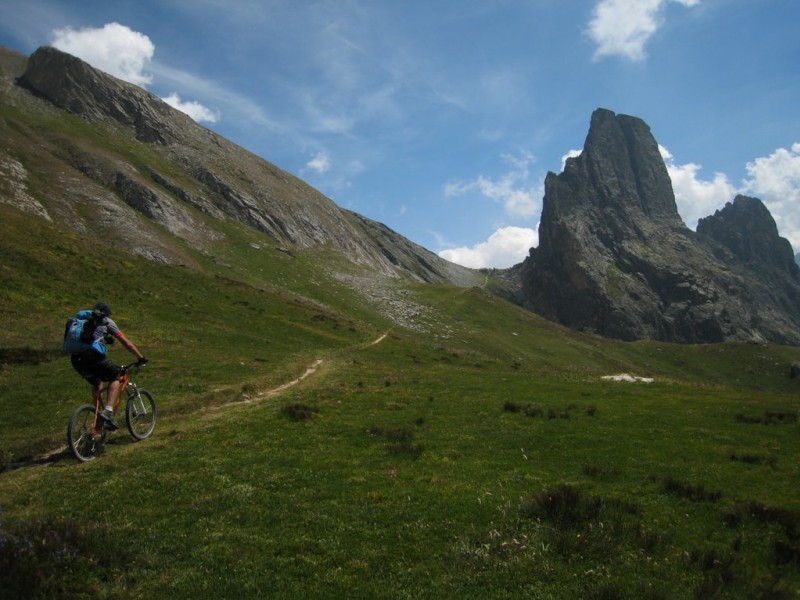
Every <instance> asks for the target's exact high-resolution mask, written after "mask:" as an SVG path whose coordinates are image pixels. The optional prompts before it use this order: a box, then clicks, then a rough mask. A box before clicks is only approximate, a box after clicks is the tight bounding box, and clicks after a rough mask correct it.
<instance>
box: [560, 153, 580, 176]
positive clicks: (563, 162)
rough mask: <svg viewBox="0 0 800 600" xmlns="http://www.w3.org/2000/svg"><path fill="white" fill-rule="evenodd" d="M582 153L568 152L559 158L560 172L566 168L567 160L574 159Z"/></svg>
mask: <svg viewBox="0 0 800 600" xmlns="http://www.w3.org/2000/svg"><path fill="white" fill-rule="evenodd" d="M582 153H583V150H569V151H568V152H567V153H566V154H565V155H564V156H562V157H561V170H562V171H563V170H564V169H565V168H566V166H567V159H568V158H576V157H578V156H580V155H581V154H582Z"/></svg>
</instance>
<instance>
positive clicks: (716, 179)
mask: <svg viewBox="0 0 800 600" xmlns="http://www.w3.org/2000/svg"><path fill="white" fill-rule="evenodd" d="M660 149H661V155H662V156H663V157H664V161H665V163H666V165H667V171H668V172H669V176H670V178H671V179H672V188H673V190H674V191H675V202H676V204H677V205H678V213H680V215H681V217H682V218H683V220H684V221H685V222H686V224H687V226H689V227H690V228H691V229H695V228H696V227H697V221H698V219H700V218H702V217H707V216H709V215H711V214H713V213H714V212H715V211H716V210H719V209H721V208H723V207H724V206H725V204H726V203H728V202H731V201H732V200H733V199H734V197H735V196H736V195H737V194H746V195H749V196H754V197H756V198H759V199H760V200H761V201H762V202H764V205H765V206H766V207H767V208H768V209H769V211H770V213H771V214H772V217H773V218H774V219H775V223H776V224H777V226H778V231H779V232H780V234H781V236H783V237H785V238H787V239H788V240H789V241H790V242H791V244H792V247H793V248H794V250H795V252H798V251H800V143H794V144H792V146H791V148H789V149H786V148H778V149H777V150H775V152H773V153H772V154H770V155H769V156H764V157H760V158H756V159H755V160H753V161H752V162H749V163H747V166H746V169H747V174H748V177H747V178H745V179H744V180H743V181H742V182H741V184H740V185H739V186H736V185H734V184H733V183H731V182H730V181H729V180H728V177H727V176H726V175H725V174H723V173H715V174H714V176H713V177H712V178H711V179H710V180H709V179H705V180H704V179H702V178H701V176H700V170H701V169H702V165H699V164H695V163H687V164H683V165H681V164H677V163H676V162H675V159H674V157H673V156H672V154H671V153H670V152H669V151H668V150H667V149H666V148H663V147H661V148H660Z"/></svg>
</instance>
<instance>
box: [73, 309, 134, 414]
mask: <svg viewBox="0 0 800 600" xmlns="http://www.w3.org/2000/svg"><path fill="white" fill-rule="evenodd" d="M90 319H91V321H92V324H91V326H93V327H94V332H93V333H92V339H93V343H92V347H91V349H90V350H85V351H82V352H76V353H73V354H72V355H71V357H70V362H71V363H72V367H73V368H74V369H75V370H76V371H77V372H78V374H79V375H80V376H81V377H83V378H84V379H86V381H88V382H89V383H90V384H91V385H92V386H93V387H94V390H95V391H96V392H97V391H99V390H100V388H101V387H102V385H103V383H104V382H105V383H107V384H108V385H107V386H106V403H105V408H104V409H103V410H102V412H101V413H100V416H101V417H103V419H105V420H106V422H107V423H108V424H109V425H110V427H111V429H119V426H118V425H117V422H116V421H115V420H114V406H115V404H116V400H117V396H118V395H119V392H120V381H119V375H120V368H119V367H118V366H117V365H115V364H114V363H113V362H112V360H111V359H110V358H109V357H108V356H107V354H106V353H107V352H108V349H107V345H106V344H113V343H114V340H115V339H117V340H119V342H120V343H121V344H122V345H123V346H125V349H126V350H128V351H129V352H130V353H131V354H133V355H134V356H135V357H136V358H137V359H138V361H139V364H146V363H147V359H146V358H145V357H144V355H143V354H142V353H141V352H140V351H139V349H138V348H137V347H136V346H135V345H134V343H133V342H131V341H130V340H129V339H128V338H127V337H125V334H124V333H122V331H121V330H120V328H119V327H118V326H117V324H116V323H115V322H114V321H113V320H111V307H110V306H109V305H108V304H106V303H105V302H98V303H97V304H95V305H94V308H93V309H92V317H91V318H90Z"/></svg>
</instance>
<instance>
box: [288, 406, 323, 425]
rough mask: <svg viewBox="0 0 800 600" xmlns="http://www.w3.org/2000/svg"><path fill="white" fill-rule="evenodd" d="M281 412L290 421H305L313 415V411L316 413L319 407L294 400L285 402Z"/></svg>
mask: <svg viewBox="0 0 800 600" xmlns="http://www.w3.org/2000/svg"><path fill="white" fill-rule="evenodd" d="M281 412H282V413H283V414H284V415H286V416H287V417H289V418H290V419H291V420H292V421H305V420H307V419H310V418H311V417H313V416H314V413H318V412H319V408H317V407H316V406H308V405H307V404H303V403H302V402H296V403H294V404H286V405H285V406H284V407H283V408H281Z"/></svg>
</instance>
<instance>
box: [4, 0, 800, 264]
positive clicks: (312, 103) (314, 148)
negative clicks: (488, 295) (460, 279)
mask: <svg viewBox="0 0 800 600" xmlns="http://www.w3.org/2000/svg"><path fill="white" fill-rule="evenodd" d="M799 23H800V2H798V1H797V0H136V1H134V0H129V1H125V0H102V1H97V0H84V1H80V2H79V1H77V0H2V2H0V44H2V45H5V46H7V47H9V48H11V49H13V50H16V51H19V52H22V53H24V54H30V53H31V52H33V51H34V50H35V49H36V48H37V47H39V46H42V45H53V46H56V47H58V48H61V49H62V50H65V51H67V52H70V53H72V54H75V55H77V56H80V57H81V58H83V59H84V60H86V61H87V62H89V63H91V64H93V65H95V66H96V67H98V68H101V69H103V70H105V71H107V72H110V73H112V74H113V75H116V76H117V77H120V78H123V79H126V80H128V81H131V82H133V83H136V84H138V85H141V86H142V87H145V88H147V89H148V90H149V91H151V92H153V93H155V94H158V95H159V96H160V97H162V98H164V99H165V100H167V101H168V102H170V103H171V104H173V106H176V107H178V108H181V110H184V111H185V112H187V113H189V114H190V115H191V116H193V117H194V118H195V120H197V121H198V122H200V123H201V124H202V125H204V126H206V127H208V128H210V129H213V130H214V131H216V132H218V133H219V134H221V135H223V136H225V137H226V138H228V139H230V140H232V141H233V142H235V143H237V144H239V145H241V146H243V147H245V148H247V149H249V150H251V151H252V152H254V153H256V154H258V155H259V156H262V157H263V158H265V159H267V160H269V161H270V162H273V163H275V164H276V165H278V166H279V167H281V168H283V169H285V170H287V171H290V172H291V173H293V174H295V175H298V176H299V177H301V178H302V179H304V180H305V181H307V182H308V183H310V184H311V185H313V186H314V187H316V188H317V189H319V190H320V191H322V192H323V193H324V194H326V195H327V196H329V197H330V198H331V199H332V200H334V201H335V202H336V203H337V204H339V205H340V206H343V207H345V208H349V209H351V210H354V211H356V212H358V213H361V214H363V215H365V216H367V217H370V218H372V219H375V220H377V221H380V222H382V223H385V224H386V225H388V226H389V227H391V228H392V229H394V230H396V231H397V232H399V233H401V234H402V235H404V236H406V237H407V238H409V239H411V240H412V241H415V242H417V243H419V244H421V245H423V246H425V247H426V248H428V249H430V250H432V251H434V252H437V253H440V254H441V255H442V256H444V257H446V258H448V259H450V260H453V261H454V262H459V263H461V264H465V265H467V266H473V267H485V266H489V267H507V266H511V265H512V264H515V263H517V262H520V261H521V260H522V259H523V258H524V257H525V256H526V255H527V250H528V248H529V247H530V246H534V245H536V244H538V237H537V233H536V230H537V227H538V222H539V218H540V215H541V207H542V195H543V187H542V183H543V180H544V177H545V175H546V173H547V172H548V171H554V172H560V170H561V168H562V164H563V159H564V157H565V156H566V155H568V154H569V153H571V152H575V151H579V150H580V148H581V147H582V146H583V142H584V139H585V137H586V133H587V131H588V127H589V118H590V116H591V113H592V111H593V110H594V109H596V108H598V107H603V108H608V109H611V110H613V111H615V112H617V113H625V114H630V115H634V116H637V117H640V118H642V119H644V120H645V121H646V122H647V123H648V124H649V125H650V127H651V129H652V131H653V134H654V136H655V138H656V140H658V142H659V144H660V145H661V146H662V147H663V154H664V156H665V160H666V161H667V165H668V168H669V171H670V175H671V177H672V180H673V187H674V188H675V192H676V198H677V201H678V209H679V212H680V213H681V216H682V217H683V219H684V221H685V222H686V224H687V225H688V226H689V227H691V228H692V229H694V227H695V226H696V222H697V219H698V218H700V217H703V216H707V215H710V214H712V213H713V212H714V211H715V210H717V209H720V208H722V207H723V206H724V205H725V203H726V202H730V201H731V200H733V198H734V196H735V195H736V194H737V193H746V194H748V195H752V196H756V197H758V198H761V199H762V200H764V201H765V203H766V205H767V207H768V208H769V209H770V211H771V212H772V214H773V216H774V217H775V220H776V222H777V224H778V228H779V231H780V233H781V235H783V236H784V237H786V238H788V239H789V240H790V241H791V242H792V245H793V247H794V249H795V252H800V68H798V59H800V25H798V24H799Z"/></svg>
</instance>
